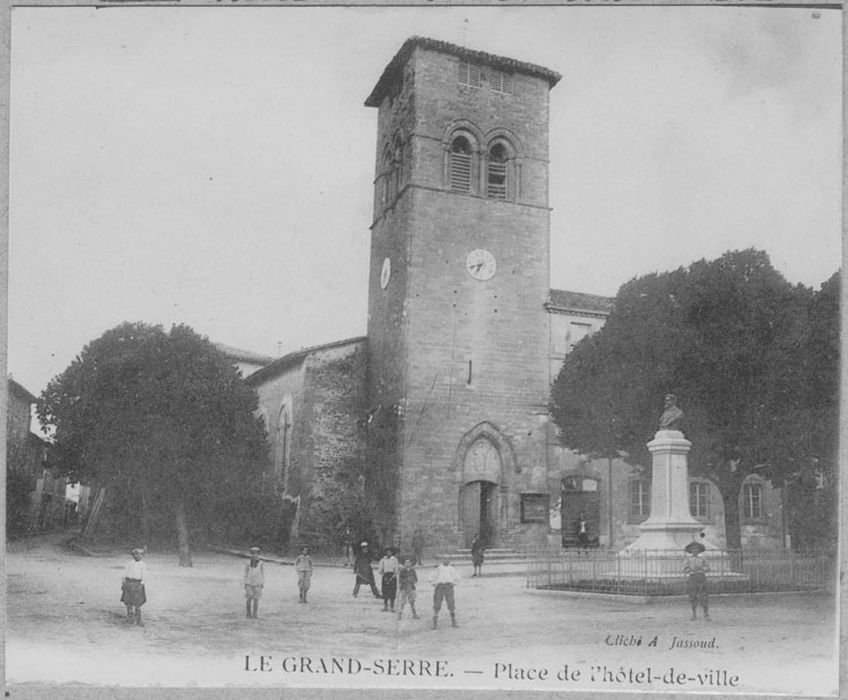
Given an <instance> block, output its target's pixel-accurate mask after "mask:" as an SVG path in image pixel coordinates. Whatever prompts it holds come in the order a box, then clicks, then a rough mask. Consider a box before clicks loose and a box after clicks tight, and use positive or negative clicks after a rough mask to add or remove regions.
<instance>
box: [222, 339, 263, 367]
mask: <svg viewBox="0 0 848 700" xmlns="http://www.w3.org/2000/svg"><path fill="white" fill-rule="evenodd" d="M215 347H216V348H218V350H220V351H221V352H222V353H224V355H226V356H227V358H228V359H230V360H234V361H236V362H237V361H239V360H241V361H242V362H252V363H253V364H256V365H267V364H269V363H271V362H273V361H274V360H275V359H276V358H274V357H271V356H270V355H260V354H259V353H258V352H252V351H250V350H242V349H240V348H234V347H233V346H232V345H224V344H223V343H215Z"/></svg>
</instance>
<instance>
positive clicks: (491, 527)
mask: <svg viewBox="0 0 848 700" xmlns="http://www.w3.org/2000/svg"><path fill="white" fill-rule="evenodd" d="M496 487H497V484H494V483H492V482H491V481H472V482H471V483H468V484H465V486H463V487H462V489H461V491H460V494H459V517H460V524H461V527H462V533H463V536H464V538H465V546H466V547H470V546H471V541H472V540H473V539H474V535H476V534H477V533H478V532H479V533H480V534H481V535H482V536H483V537H484V539H485V541H486V546H487V547H492V546H494V543H495V535H496V533H497V512H498V511H497V494H498V492H497V488H496Z"/></svg>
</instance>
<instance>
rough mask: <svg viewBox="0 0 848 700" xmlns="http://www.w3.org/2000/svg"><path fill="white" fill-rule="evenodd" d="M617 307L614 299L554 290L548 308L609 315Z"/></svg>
mask: <svg viewBox="0 0 848 700" xmlns="http://www.w3.org/2000/svg"><path fill="white" fill-rule="evenodd" d="M614 305H615V299H614V298H613V297H602V296H600V295H598V294H584V293H583V292H569V291H567V290H565V289H552V290H551V296H550V301H549V302H548V304H547V306H548V308H549V309H550V310H556V311H584V312H590V313H596V314H604V315H607V314H609V313H610V311H612V309H613V306H614Z"/></svg>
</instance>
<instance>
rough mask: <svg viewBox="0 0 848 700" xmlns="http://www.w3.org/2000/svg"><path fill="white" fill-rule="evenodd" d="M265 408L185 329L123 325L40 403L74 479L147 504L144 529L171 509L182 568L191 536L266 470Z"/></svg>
mask: <svg viewBox="0 0 848 700" xmlns="http://www.w3.org/2000/svg"><path fill="white" fill-rule="evenodd" d="M257 408H258V401H257V397H256V395H255V393H254V392H253V391H252V390H251V389H249V388H248V387H247V386H246V385H245V384H244V383H243V381H242V379H241V376H240V375H239V373H238V372H237V370H236V369H235V368H234V367H233V366H232V365H231V364H230V363H229V362H228V360H227V359H226V358H225V357H224V355H223V354H221V352H220V351H218V350H217V348H215V346H214V345H212V343H210V342H209V341H208V340H207V339H206V338H203V337H201V336H199V335H197V334H196V333H195V332H194V331H193V330H191V329H190V328H188V327H187V326H184V325H177V326H173V327H172V328H171V331H170V333H166V332H165V331H164V330H163V329H162V327H161V326H152V325H147V324H143V323H124V324H122V325H120V326H118V327H116V328H114V329H112V330H109V331H107V332H106V333H104V334H103V335H102V336H101V337H100V338H98V339H97V340H95V341H93V342H91V343H89V344H88V345H86V346H85V347H84V348H83V350H82V352H81V353H80V354H79V355H78V356H77V358H76V359H75V360H74V361H73V362H72V363H71V365H70V366H69V367H68V368H67V369H66V370H65V371H64V372H63V373H62V374H60V375H59V376H58V377H55V378H54V379H53V380H52V381H51V382H50V383H49V385H48V386H47V388H46V389H45V391H44V393H43V394H42V395H41V397H40V399H39V401H38V403H37V413H38V417H39V419H40V420H41V422H42V424H43V425H45V426H50V427H51V428H52V430H53V439H54V442H55V448H56V457H57V462H58V463H59V464H60V465H62V468H63V471H64V472H65V473H66V474H67V475H68V476H69V477H70V478H71V479H73V480H80V479H83V480H89V481H92V482H96V483H102V484H108V485H110V486H111V487H113V488H114V489H116V490H118V491H121V492H124V493H125V494H128V495H129V496H130V497H131V498H133V499H136V500H139V501H140V502H141V504H142V506H141V510H142V518H141V521H142V524H141V526H142V531H143V533H144V534H145V535H147V534H148V533H149V528H150V522H151V518H153V516H154V515H155V514H156V513H157V509H158V508H160V507H164V508H167V510H168V512H169V513H170V515H171V516H172V517H173V523H174V527H175V531H176V534H177V540H178V544H179V553H180V554H179V556H180V566H191V553H190V546H189V531H190V527H191V526H198V527H202V526H203V525H204V524H205V523H206V522H208V521H209V519H211V518H214V514H213V513H212V512H211V511H212V510H213V508H214V504H215V503H216V502H217V501H218V500H219V499H220V496H221V495H222V494H227V493H230V492H232V491H236V490H243V488H244V485H245V484H247V483H251V482H254V481H255V480H257V479H258V478H259V476H260V475H261V473H262V471H263V470H264V468H265V467H266V464H267V458H268V454H267V452H268V447H267V442H266V440H265V430H264V426H263V424H262V422H261V420H260V419H259V418H257V417H255V412H256V410H257Z"/></svg>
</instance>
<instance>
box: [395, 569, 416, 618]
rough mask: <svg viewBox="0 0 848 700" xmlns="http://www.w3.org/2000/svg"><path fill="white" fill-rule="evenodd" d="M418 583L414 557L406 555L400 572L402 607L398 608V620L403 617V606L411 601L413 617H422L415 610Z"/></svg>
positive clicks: (399, 582)
mask: <svg viewBox="0 0 848 700" xmlns="http://www.w3.org/2000/svg"><path fill="white" fill-rule="evenodd" d="M417 583H418V574H417V573H415V569H414V568H412V558H411V557H404V560H403V567H401V570H400V571H399V572H398V586H399V587H400V607H399V608H398V620H400V619H401V618H402V617H403V606H404V605H406V602H407V601H409V608H410V610H412V619H413V620H418V619H420V618H419V616H418V613H417V612H415V584H417Z"/></svg>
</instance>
